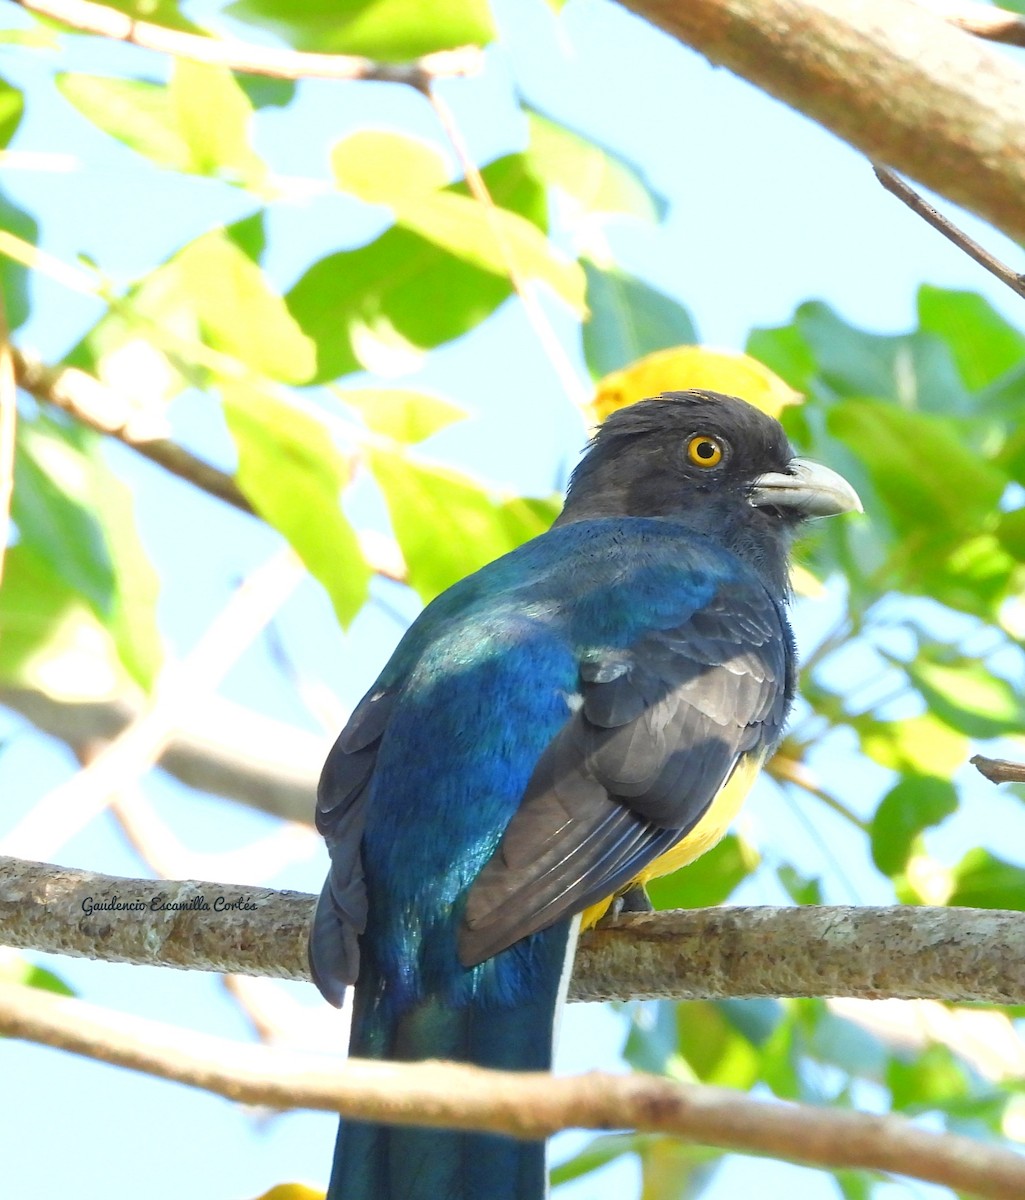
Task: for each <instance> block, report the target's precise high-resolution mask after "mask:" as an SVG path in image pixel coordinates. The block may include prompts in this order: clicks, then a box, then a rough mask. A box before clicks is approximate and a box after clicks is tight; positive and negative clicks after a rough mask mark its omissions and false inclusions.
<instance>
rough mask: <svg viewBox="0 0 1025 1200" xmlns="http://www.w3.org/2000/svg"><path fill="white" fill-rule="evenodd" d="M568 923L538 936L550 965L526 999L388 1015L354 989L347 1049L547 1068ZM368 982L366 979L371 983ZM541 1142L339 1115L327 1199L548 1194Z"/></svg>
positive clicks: (455, 1199)
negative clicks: (344, 1118)
mask: <svg viewBox="0 0 1025 1200" xmlns="http://www.w3.org/2000/svg"><path fill="white" fill-rule="evenodd" d="M569 934H570V928H569V923H567V922H563V923H562V924H561V925H560V926H557V927H555V928H553V929H551V930H547V931H545V933H544V934H541V935H540V936H539V939H538V940H539V941H540V940H543V941H544V942H545V943H546V944H545V945H544V958H546V959H550V961H551V964H552V966H551V969H550V970H546V971H545V972H544V973H543V976H542V977H541V978H535V980H534V981H533V982H534V984H535V986H534V988H532V994H531V997H530V999H529V1001H527V1002H526V1003H519V1004H517V1005H516V1006H515V1007H511V1008H499V1007H494V1006H477V1005H471V1006H468V1007H466V1008H460V1009H455V1008H449V1007H446V1006H443V1005H442V1004H440V1003H439V1002H437V1001H434V1000H428V1001H425V1002H424V1003H422V1004H420V1005H418V1006H417V1007H415V1008H413V1009H410V1010H409V1011H408V1012H405V1013H403V1014H402V1016H401V1017H400V1018H399V1019H398V1020H393V1019H389V1018H388V1017H387V1016H386V1014H385V1012H384V1010H383V1009H382V1007H381V1006H379V1005H374V1004H371V1003H368V1002H367V993H368V990H369V989H368V987H367V986H366V984H365V982H364V981H363V980H362V979H361V981H360V985H359V986H357V989H356V998H355V1009H354V1013H353V1025H352V1037H351V1039H350V1045H349V1050H350V1053H351V1054H353V1055H358V1056H360V1057H363V1058H386V1059H393V1060H398V1061H403V1062H416V1061H419V1060H422V1059H427V1058H446V1059H451V1060H455V1061H459V1062H470V1063H475V1064H476V1065H478V1066H483V1067H494V1068H499V1069H503V1070H524V1071H547V1070H549V1069H550V1068H551V1065H552V1047H553V1039H554V1027H555V1021H556V1015H557V1011H558V1009H559V1007H560V1005H561V1002H562V997H563V994H564V979H563V976H564V975H568V968H565V963H566V961H567V959H568V957H569V954H571V952H572V947H571V946H570V947H569V948H568V951H569V952H567V941H568V940H570V941H571V940H573V939H570V938H569ZM368 982H369V981H368ZM547 1194H548V1168H547V1161H546V1156H545V1143H544V1142H524V1141H519V1140H517V1139H514V1138H507V1137H501V1136H498V1135H494V1134H479V1133H451V1132H448V1131H446V1130H439V1129H426V1128H416V1127H412V1126H405V1127H402V1126H387V1125H372V1124H367V1123H364V1122H361V1121H342V1123H341V1126H340V1128H339V1130H338V1140H337V1142H336V1144H335V1156H334V1163H333V1166H332V1170H331V1182H330V1184H329V1186H328V1190H327V1196H326V1198H325V1200H543V1198H544V1197H545V1196H546V1195H547Z"/></svg>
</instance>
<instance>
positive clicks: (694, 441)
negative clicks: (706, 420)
mask: <svg viewBox="0 0 1025 1200" xmlns="http://www.w3.org/2000/svg"><path fill="white" fill-rule="evenodd" d="M722 454H723V446H722V442H720V441H719V439H718V438H715V437H711V436H709V435H708V434H707V433H698V434H695V435H694V437H692V438H691V439H690V441H689V442H688V443H687V461H688V462H691V463H693V464H694V466H696V467H717V466H718V465H719V463H721V462H722Z"/></svg>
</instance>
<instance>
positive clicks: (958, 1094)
mask: <svg viewBox="0 0 1025 1200" xmlns="http://www.w3.org/2000/svg"><path fill="white" fill-rule="evenodd" d="M886 1083H887V1086H888V1087H889V1089H890V1095H891V1097H892V1102H893V1107H894V1109H899V1110H910V1111H912V1112H923V1111H926V1112H927V1111H929V1110H930V1109H934V1108H937V1107H939V1106H941V1105H942V1104H943V1102H944V1101H947V1100H953V1099H961V1098H963V1097H966V1096H967V1095H968V1094H969V1084H968V1080H967V1078H966V1075H965V1071H964V1068H963V1067H962V1066H961V1065H960V1064H959V1063H958V1062H957V1061H956V1059H955V1058H954V1056H953V1054H951V1052H950V1050H948V1049H947V1047H946V1046H936V1045H933V1046H927V1047H926V1048H925V1049H924V1050H922V1051H920V1052H919V1053H918V1054H916V1055H915V1057H914V1058H913V1059H911V1060H910V1061H906V1060H902V1059H900V1058H897V1057H894V1058H891V1059H890V1062H889V1065H888V1067H887V1071H886Z"/></svg>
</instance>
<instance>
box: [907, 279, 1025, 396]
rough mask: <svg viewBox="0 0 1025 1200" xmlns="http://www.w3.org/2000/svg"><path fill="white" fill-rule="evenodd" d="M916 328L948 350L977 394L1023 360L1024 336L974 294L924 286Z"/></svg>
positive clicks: (1024, 357) (1024, 350)
mask: <svg viewBox="0 0 1025 1200" xmlns="http://www.w3.org/2000/svg"><path fill="white" fill-rule="evenodd" d="M918 320H919V327H920V328H921V329H922V330H924V331H927V332H929V333H934V334H936V336H937V337H940V338H942V339H943V341H944V342H945V343H946V344H947V346H948V347H949V348H950V352H951V354H952V355H953V357H954V362H955V363H956V364H957V369H958V371H959V372H960V374H961V378H962V379H963V380H964V384H965V387H967V388H968V389H969V390H970V391H973V392H976V391H980V390H981V389H982V388H984V387H988V386H989V385H990V384H991V383H994V382H995V381H996V380H997V379H999V378H1000V377H1001V376H1002V375H1004V374H1006V372H1008V371H1010V370H1011V369H1012V368H1014V367H1017V366H1019V365H1020V364H1021V363H1022V360H1025V335H1023V334H1022V333H1020V332H1019V331H1018V330H1017V329H1015V328H1014V327H1013V326H1012V325H1010V324H1008V322H1007V321H1005V320H1004V318H1003V317H1002V316H1000V314H999V313H998V312H997V311H996V310H995V309H994V308H993V307H992V306H991V305H990V304H989V302H988V301H987V300H985V299H983V297H982V296H979V295H976V294H975V293H974V292H956V291H949V290H946V289H943V288H936V287H930V286H929V285H928V284H926V285H924V286H923V287H922V288H921V289H920V290H919V293H918Z"/></svg>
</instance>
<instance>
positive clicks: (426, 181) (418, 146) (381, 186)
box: [331, 129, 449, 207]
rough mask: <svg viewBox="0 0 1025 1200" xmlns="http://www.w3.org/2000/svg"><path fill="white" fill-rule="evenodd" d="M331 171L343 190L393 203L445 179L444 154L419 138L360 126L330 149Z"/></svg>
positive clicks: (435, 186)
mask: <svg viewBox="0 0 1025 1200" xmlns="http://www.w3.org/2000/svg"><path fill="white" fill-rule="evenodd" d="M331 171H332V174H333V175H334V178H335V183H336V184H337V185H338V187H339V188H340V189H341V190H342V191H343V192H349V193H351V194H352V195H353V196H358V197H359V198H360V200H365V201H367V203H368V204H388V205H391V206H393V207H394V206H395V205H397V204H399V203H401V202H402V201H403V200H404V199H407V198H409V197H410V196H416V195H418V194H419V193H421V192H433V191H437V190H438V188H441V187H444V186H445V184H446V183H448V180H449V167H448V162H447V161H446V159H445V156H444V154H442V152H441V151H440V150H439V149H438V148H437V147H436V146H434V145H433V144H432V143H430V142H427V141H424V140H423V139H422V138H414V137H409V136H408V135H407V134H404V133H397V132H394V131H392V130H387V129H380V130H377V129H364V130H361V131H360V132H359V133H353V134H350V136H349V137H347V138H343V139H342V140H341V141H340V142H338V143H337V144H336V145H335V146H334V147H333V149H332V150H331Z"/></svg>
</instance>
